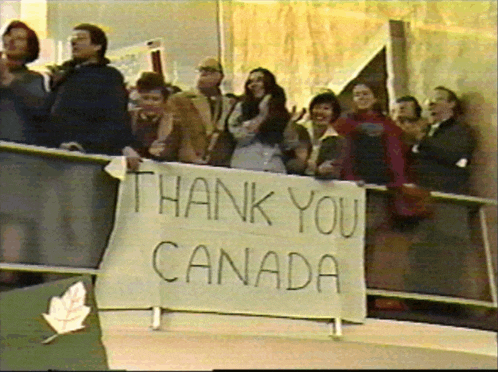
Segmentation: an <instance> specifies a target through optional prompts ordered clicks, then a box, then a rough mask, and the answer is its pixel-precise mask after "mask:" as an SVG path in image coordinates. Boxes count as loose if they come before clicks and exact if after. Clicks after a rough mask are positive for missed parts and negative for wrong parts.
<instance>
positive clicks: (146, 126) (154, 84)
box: [131, 72, 181, 161]
mask: <svg viewBox="0 0 498 372" xmlns="http://www.w3.org/2000/svg"><path fill="white" fill-rule="evenodd" d="M136 89H137V92H138V107H137V109H135V110H133V111H131V117H132V124H131V127H132V132H133V135H134V136H135V139H136V141H137V142H138V144H139V145H137V148H136V150H137V152H138V153H139V155H140V156H142V157H144V158H153V159H156V160H162V161H177V160H178V149H179V147H180V140H181V132H180V128H178V127H175V126H173V114H172V113H171V110H169V109H168V105H167V101H168V96H169V94H170V91H169V89H168V86H167V84H166V82H165V81H164V78H163V77H162V75H160V74H158V73H156V72H143V73H142V74H141V76H140V78H139V79H138V80H137V83H136Z"/></svg>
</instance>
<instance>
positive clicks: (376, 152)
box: [336, 82, 406, 187]
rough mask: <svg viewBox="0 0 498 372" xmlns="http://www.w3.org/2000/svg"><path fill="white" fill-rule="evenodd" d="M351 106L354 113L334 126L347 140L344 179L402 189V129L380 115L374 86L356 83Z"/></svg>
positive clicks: (380, 111) (403, 179) (404, 181)
mask: <svg viewBox="0 0 498 372" xmlns="http://www.w3.org/2000/svg"><path fill="white" fill-rule="evenodd" d="M353 104H354V112H353V113H350V114H348V115H347V116H346V117H341V118H339V120H338V122H337V125H336V130H337V132H338V133H339V134H341V135H344V136H346V137H347V146H346V148H347V151H346V155H345V161H344V171H343V177H344V179H346V180H355V181H360V180H361V181H364V182H366V183H372V184H377V185H387V186H389V187H401V186H402V185H403V184H404V183H406V180H405V172H404V166H405V162H404V158H403V152H402V148H403V145H402V143H401V140H400V135H401V130H400V129H399V128H398V127H397V126H396V124H394V122H393V121H392V120H391V119H390V118H389V117H387V116H385V115H384V114H383V113H382V110H381V108H380V107H381V106H380V102H379V101H378V99H377V95H376V94H375V89H374V87H373V85H371V84H368V83H366V82H357V83H356V84H355V85H354V86H353Z"/></svg>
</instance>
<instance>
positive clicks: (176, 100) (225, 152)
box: [169, 57, 233, 166]
mask: <svg viewBox="0 0 498 372" xmlns="http://www.w3.org/2000/svg"><path fill="white" fill-rule="evenodd" d="M197 71H198V74H197V82H196V88H195V89H193V90H190V91H185V92H180V93H177V94H175V95H173V96H172V97H170V99H169V104H170V106H171V108H172V111H173V117H174V124H175V125H177V126H178V127H179V128H181V132H182V140H181V144H180V150H179V160H180V161H181V162H186V163H195V164H209V165H215V166H228V165H229V163H230V155H231V152H232V150H233V147H232V144H231V139H230V138H229V134H228V132H227V131H225V122H226V118H227V115H228V114H229V112H230V109H231V107H232V103H231V101H230V99H229V98H228V97H226V96H224V95H223V94H222V92H221V90H220V84H221V82H222V80H223V77H224V75H223V68H222V66H221V64H220V62H219V61H218V60H217V59H216V58H213V57H208V58H205V59H203V60H202V61H201V62H200V63H199V65H198V66H197Z"/></svg>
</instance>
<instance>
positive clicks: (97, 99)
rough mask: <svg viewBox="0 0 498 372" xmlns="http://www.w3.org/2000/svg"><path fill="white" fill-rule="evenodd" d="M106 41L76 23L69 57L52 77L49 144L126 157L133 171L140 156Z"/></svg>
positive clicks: (91, 28)
mask: <svg viewBox="0 0 498 372" xmlns="http://www.w3.org/2000/svg"><path fill="white" fill-rule="evenodd" d="M106 49H107V37H106V35H105V33H104V32H103V31H102V30H101V29H100V28H99V27H97V26H95V25H91V24H80V25H78V26H76V27H75V28H74V29H73V35H72V37H71V53H72V59H71V60H70V61H67V62H65V63H64V64H63V65H62V66H61V68H60V70H59V71H57V72H56V73H55V74H54V75H53V76H52V90H53V92H52V93H51V96H50V98H49V101H48V106H49V110H50V115H49V116H50V124H49V125H50V131H51V136H52V143H51V144H52V146H55V147H61V148H64V149H67V150H78V151H84V152H88V153H97V154H106V155H121V154H123V155H125V156H126V157H127V160H128V165H129V167H130V168H132V169H137V168H138V165H139V163H140V156H139V155H138V154H137V153H136V151H135V150H134V149H133V148H132V147H131V146H132V144H133V142H134V139H133V135H132V132H131V126H130V118H129V115H128V112H127V105H128V94H127V91H126V88H125V85H124V81H123V75H122V74H121V73H120V72H119V71H118V70H117V69H115V68H113V67H110V66H108V64H109V60H108V59H107V58H105V52H106Z"/></svg>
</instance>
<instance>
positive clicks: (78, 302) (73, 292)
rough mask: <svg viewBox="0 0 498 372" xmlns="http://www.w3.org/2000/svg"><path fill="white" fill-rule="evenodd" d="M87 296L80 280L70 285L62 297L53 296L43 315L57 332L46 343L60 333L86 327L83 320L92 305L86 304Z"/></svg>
mask: <svg viewBox="0 0 498 372" xmlns="http://www.w3.org/2000/svg"><path fill="white" fill-rule="evenodd" d="M85 296H86V290H85V286H84V285H83V283H82V282H81V281H80V282H77V283H75V284H73V285H72V286H71V287H69V288H68V290H67V291H66V292H65V293H64V294H63V295H62V297H57V296H54V297H52V298H51V300H50V306H49V311H48V314H45V313H43V314H42V315H43V317H44V318H45V320H46V321H47V323H48V324H50V326H51V327H52V328H53V329H54V330H55V331H56V332H57V333H56V334H55V335H53V336H50V337H49V338H47V339H46V340H44V341H42V342H43V343H44V344H48V343H49V342H50V341H52V340H53V339H55V338H56V337H57V336H58V335H62V334H65V333H69V332H72V331H77V330H79V329H83V328H85V326H84V325H83V321H84V320H85V318H86V317H87V316H88V314H89V313H90V307H89V306H85Z"/></svg>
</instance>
